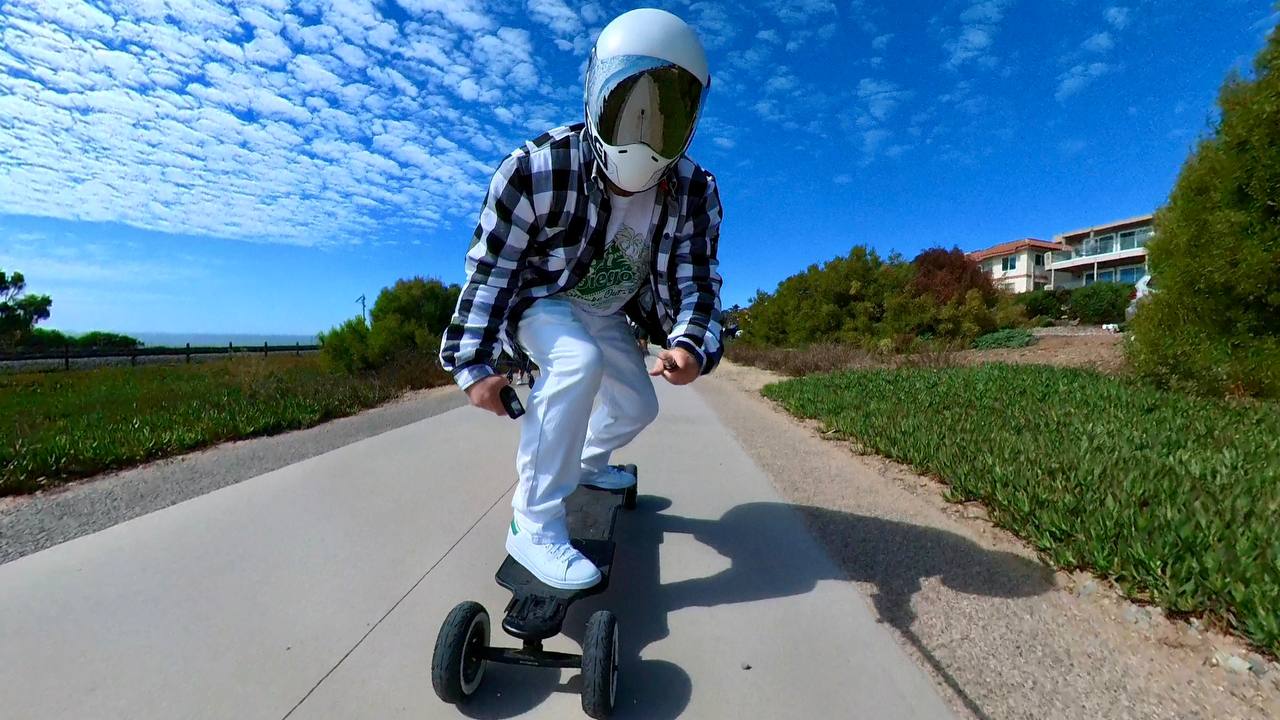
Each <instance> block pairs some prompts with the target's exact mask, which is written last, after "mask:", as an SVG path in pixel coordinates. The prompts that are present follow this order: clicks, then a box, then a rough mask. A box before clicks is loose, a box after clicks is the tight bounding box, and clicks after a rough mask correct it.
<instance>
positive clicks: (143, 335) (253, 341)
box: [122, 332, 320, 347]
mask: <svg viewBox="0 0 1280 720" xmlns="http://www.w3.org/2000/svg"><path fill="white" fill-rule="evenodd" d="M122 334H124V335H128V336H129V337H135V338H138V339H139V340H141V341H142V343H143V345H144V346H146V347H185V346H186V345H187V343H191V345H192V346H193V347H208V346H215V345H226V344H227V343H231V344H232V345H236V346H241V345H262V343H264V342H265V343H267V344H268V345H295V344H297V345H316V344H318V343H319V342H320V339H319V337H317V336H316V335H292V334H287V333H197V332H192V333H169V332H126V333H122Z"/></svg>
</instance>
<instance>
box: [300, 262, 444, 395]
mask: <svg viewBox="0 0 1280 720" xmlns="http://www.w3.org/2000/svg"><path fill="white" fill-rule="evenodd" d="M459 292H460V289H459V287H458V286H457V285H445V284H444V283H442V282H440V281H439V280H425V279H423V278H420V277H417V278H412V279H409V280H397V281H396V284H395V285H393V286H391V287H389V288H383V289H382V292H380V293H378V299H377V300H376V301H374V303H373V309H372V310H371V311H370V312H369V316H370V318H371V319H372V327H370V326H369V325H366V324H365V321H364V318H362V317H355V318H351V319H350V320H347V321H346V322H344V323H342V324H341V325H339V326H338V327H336V328H334V329H332V330H330V331H329V332H327V333H323V334H321V336H320V340H321V342H322V343H323V344H324V349H323V352H324V355H325V357H326V358H328V359H329V361H330V362H332V363H333V364H334V365H336V366H338V367H340V368H342V369H343V370H345V371H347V372H357V371H360V370H369V369H372V368H380V367H384V366H387V365H390V364H399V365H402V366H406V365H407V366H413V365H414V363H413V362H412V361H411V360H409V359H408V358H409V357H410V356H423V357H428V358H431V361H432V362H435V357H436V356H437V355H438V354H439V352H440V337H441V335H442V334H443V333H444V329H445V327H446V326H448V324H449V320H450V318H451V317H452V315H453V309H454V306H455V305H456V304H457V302H458V293H459Z"/></svg>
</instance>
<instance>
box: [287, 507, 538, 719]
mask: <svg viewBox="0 0 1280 720" xmlns="http://www.w3.org/2000/svg"><path fill="white" fill-rule="evenodd" d="M515 486H516V484H515V483H514V482H513V483H511V484H510V485H509V486H507V489H506V490H504V491H502V494H501V495H499V496H498V499H496V500H494V501H493V502H492V503H491V504H490V505H489V507H488V508H486V509H485V511H484V512H482V513H480V517H477V518H476V521H475V522H473V523H471V527H469V528H467V529H466V531H465V532H463V533H462V535H461V536H459V537H458V539H457V540H455V541H454V542H453V544H452V545H450V546H449V549H448V550H445V551H444V554H443V555H441V556H440V557H439V558H438V559H437V560H436V561H435V562H434V563H432V564H431V567H429V568H427V571H426V572H424V573H422V577H420V578H418V580H417V582H415V583H414V584H413V585H412V586H410V587H409V589H408V590H406V591H405V593H404V594H403V595H401V596H400V599H399V600H396V601H395V603H394V604H393V605H392V606H391V607H390V608H389V609H388V610H387V611H386V612H385V613H383V614H382V617H380V618H378V621H377V622H375V623H374V624H373V625H372V626H370V627H369V629H368V630H366V631H365V633H364V635H361V636H360V639H359V640H357V641H356V644H355V645H352V646H351V649H350V650H347V652H346V653H344V654H343V655H342V657H340V658H338V662H336V663H334V664H333V667H331V668H329V671H328V672H326V673H325V674H324V675H323V676H321V678H320V679H319V680H317V681H316V684H315V685H312V686H311V689H310V690H308V691H307V694H306V695H303V696H302V699H301V700H299V701H298V702H297V703H295V704H294V706H293V707H291V708H289V712H287V713H285V714H284V716H283V717H281V718H280V720H289V716H291V715H293V713H294V712H296V711H297V709H298V708H300V707H302V704H303V703H305V702H306V701H307V698H309V697H311V694H312V693H314V692H315V691H316V689H317V688H319V687H320V686H321V685H323V684H324V681H325V680H328V679H329V676H330V675H332V674H333V673H334V671H336V670H337V669H338V668H339V667H341V665H342V663H344V662H346V659H347V658H348V657H350V656H351V653H353V652H355V651H356V648H358V647H360V645H361V643H363V642H364V641H365V639H366V638H368V637H369V636H370V635H372V634H373V631H374V630H377V629H378V626H379V625H381V624H382V621H383V620H386V619H387V618H388V617H390V615H391V613H393V612H395V611H396V608H398V607H400V603H402V602H404V601H405V599H406V598H408V597H409V596H410V595H412V594H413V591H414V590H417V589H418V586H419V585H421V584H422V581H423V580H426V579H427V576H428V575H430V574H431V571H432V570H435V569H436V567H438V566H439V565H440V563H442V562H444V561H445V558H447V557H449V555H450V553H452V552H453V550H454V548H456V547H458V545H460V544H461V543H462V541H463V540H466V539H467V536H468V535H470V534H471V531H472V530H475V529H476V526H477V525H479V524H480V521H481V520H483V519H485V517H486V516H487V515H488V514H489V513H491V512H493V509H494V508H495V507H497V506H498V503H500V502H502V498H504V497H506V496H507V494H508V493H510V492H511V490H512V488H514V487H515Z"/></svg>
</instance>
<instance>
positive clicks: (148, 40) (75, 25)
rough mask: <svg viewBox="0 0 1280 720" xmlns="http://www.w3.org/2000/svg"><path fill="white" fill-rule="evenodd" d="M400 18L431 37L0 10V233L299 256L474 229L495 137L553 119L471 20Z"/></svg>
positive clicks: (362, 1)
mask: <svg viewBox="0 0 1280 720" xmlns="http://www.w3.org/2000/svg"><path fill="white" fill-rule="evenodd" d="M403 5H404V6H405V7H406V9H407V10H409V12H410V13H411V14H412V15H413V16H415V17H424V18H425V19H428V20H431V21H432V22H433V23H434V24H418V23H416V22H414V21H409V22H406V23H405V25H404V27H403V28H402V27H401V26H400V25H397V23H396V21H395V20H393V19H390V18H388V17H386V16H384V15H383V10H382V7H381V4H380V3H377V2H376V0H327V2H325V3H318V2H315V3H309V4H307V7H305V8H304V12H305V13H307V15H306V17H305V18H304V17H303V16H302V15H300V14H294V13H296V12H297V10H296V9H291V8H293V7H294V6H292V5H291V4H288V3H284V2H279V1H277V0H269V1H267V0H256V1H253V0H245V1H244V2H240V3H238V11H232V10H230V9H228V8H227V7H223V6H221V5H213V4H184V3H172V2H163V3H162V2H158V1H157V2H155V3H151V2H131V3H124V2H118V3H114V4H111V5H110V6H109V7H110V9H111V12H112V13H114V15H107V14H105V13H104V12H103V11H102V10H100V9H98V7H97V6H96V4H91V3H89V2H87V1H85V0H57V1H56V2H48V1H46V0H0V14H2V15H3V16H4V17H5V18H6V26H5V28H4V30H3V31H0V32H2V33H3V37H4V41H3V46H2V47H3V50H0V147H5V148H6V152H5V153H4V154H3V156H0V213H10V214H16V215H38V216H48V217H56V218H61V219H67V220H93V221H109V222H119V223H125V224H129V225H133V226H136V227H140V228H145V229H150V230H158V231H162V232H172V233H182V234H196V235H214V236H219V237H228V238H244V239H253V240H264V241H278V242H289V243H298V244H317V243H330V242H344V241H352V240H357V239H360V238H363V237H366V236H368V235H369V234H370V233H371V232H374V231H376V229H377V228H378V227H379V226H381V225H382V224H383V223H384V222H395V223H397V224H398V225H401V226H404V225H408V226H418V227H431V226H434V225H437V224H439V223H440V222H443V221H444V220H446V219H451V218H462V217H465V218H472V217H474V214H475V211H476V207H477V204H478V202H479V200H480V198H481V197H482V196H483V194H484V187H485V185H486V181H487V177H486V176H487V175H488V174H489V173H490V172H492V163H493V161H494V160H495V159H496V157H497V156H500V155H501V154H502V153H504V152H505V151H506V150H507V149H509V147H510V146H512V145H514V142H515V140H514V138H509V137H508V136H507V135H506V132H505V131H504V130H500V129H498V128H500V127H508V126H509V125H513V124H522V123H524V122H528V121H531V120H538V121H541V120H543V119H545V118H547V116H548V115H553V114H555V112H554V111H552V110H549V109H544V105H545V103H543V102H541V101H542V98H543V97H545V94H546V91H545V89H544V88H541V87H539V82H540V79H539V74H538V69H537V68H538V64H537V61H536V59H535V58H534V57H533V54H532V51H531V40H530V38H529V37H528V34H527V33H526V32H525V31H523V30H513V29H510V28H497V29H496V30H495V29H494V28H496V27H497V24H496V23H494V22H492V20H491V19H490V18H489V17H488V15H487V14H486V13H485V6H484V3H482V2H479V1H475V2H465V1H464V2H446V1H445V0H407V1H406V2H405V3H403ZM237 12H238V13H239V14H237ZM441 19H443V21H444V22H441ZM402 30H403V32H402ZM450 95H455V96H457V97H461V98H464V99H467V100H474V101H477V102H480V103H482V104H481V105H479V106H476V107H467V106H465V105H458V104H456V101H455V100H451V99H449V96H450ZM499 97H501V98H502V99H503V100H504V101H505V102H506V103H507V105H508V107H507V108H505V111H504V112H501V113H499V112H497V111H489V110H488V107H487V105H488V104H490V103H492V105H493V106H494V107H497V105H498V103H497V102H496V100H497V99H498V98H499ZM529 100H537V101H538V103H537V104H535V105H528V104H526V103H527V101H529ZM529 107H536V108H538V109H537V111H536V112H534V111H529V110H527V108H529ZM546 107H547V108H550V106H546ZM511 108H519V109H520V110H519V111H513V110H512V109H511ZM559 119H560V118H555V120H557V121H558V120H559ZM550 123H551V120H548V124H550ZM541 129H544V128H538V130H541ZM522 134H523V131H522ZM10 148H11V149H12V150H11V151H10V150H9V149H10ZM477 153H479V154H480V155H479V156H478V155H477ZM479 157H484V158H486V159H485V160H481V159H479Z"/></svg>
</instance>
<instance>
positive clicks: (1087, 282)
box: [1084, 272, 1093, 285]
mask: <svg viewBox="0 0 1280 720" xmlns="http://www.w3.org/2000/svg"><path fill="white" fill-rule="evenodd" d="M1084 284H1085V285H1092V284H1093V273H1091V272H1087V273H1085V274H1084Z"/></svg>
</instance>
